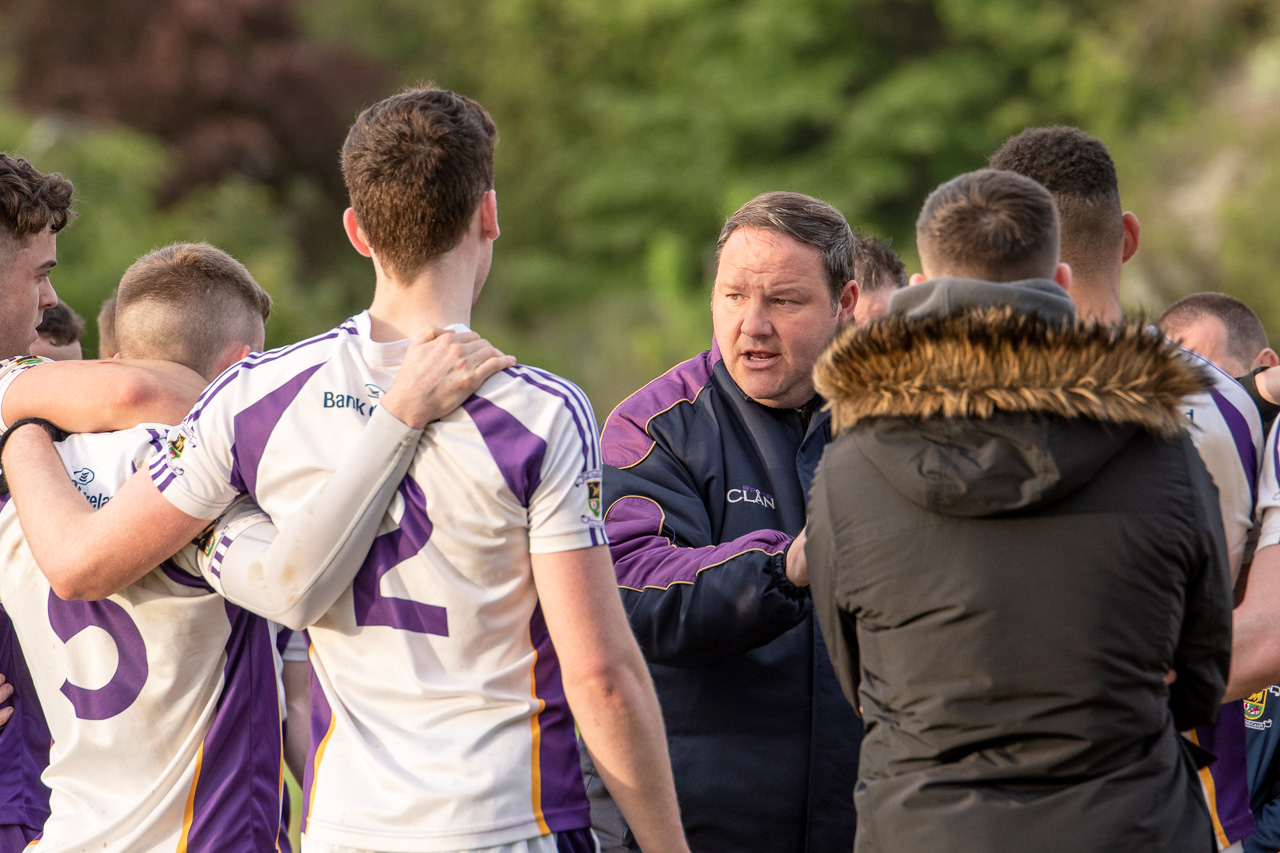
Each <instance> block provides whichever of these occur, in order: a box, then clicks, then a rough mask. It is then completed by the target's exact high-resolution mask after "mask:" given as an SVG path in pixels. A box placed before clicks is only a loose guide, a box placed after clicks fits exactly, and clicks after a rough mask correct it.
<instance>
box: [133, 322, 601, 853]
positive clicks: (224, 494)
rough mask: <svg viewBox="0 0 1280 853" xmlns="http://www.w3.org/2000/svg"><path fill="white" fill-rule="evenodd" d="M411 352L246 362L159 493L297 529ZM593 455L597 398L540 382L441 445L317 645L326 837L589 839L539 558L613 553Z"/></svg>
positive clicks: (196, 427)
mask: <svg viewBox="0 0 1280 853" xmlns="http://www.w3.org/2000/svg"><path fill="white" fill-rule="evenodd" d="M408 345H409V342H408V341H400V342H396V343H389V344H382V343H376V342H374V341H373V340H371V338H370V335H369V318H368V315H367V314H361V315H359V316H357V317H354V318H352V319H351V320H348V321H347V322H345V323H343V324H342V325H341V326H339V327H338V328H336V329H334V330H332V331H330V332H327V333H325V334H323V335H319V336H317V337H315V338H312V339H310V340H307V341H303V342H302V343H299V344H295V345H293V346H290V347H286V348H283V349H281V350H276V351H272V352H269V353H265V354H263V355H259V356H250V357H249V358H248V359H246V360H245V361H243V362H241V363H239V364H238V365H236V366H235V367H233V368H232V369H231V370H230V371H229V372H228V373H226V374H224V375H223V376H222V377H220V378H219V380H218V381H217V382H216V383H215V384H214V385H213V386H212V387H211V388H210V389H209V390H208V391H207V392H206V393H205V395H204V396H203V397H202V398H201V400H200V402H199V403H197V405H196V407H195V409H193V410H192V413H191V415H189V416H188V418H187V420H186V421H184V423H183V424H182V425H181V426H180V427H178V428H176V429H175V430H174V431H173V432H172V433H171V434H170V442H169V445H170V450H169V453H168V454H167V455H166V456H164V457H159V458H157V460H156V461H155V462H154V463H153V464H152V466H151V474H152V477H153V479H154V480H155V482H156V484H157V486H159V488H160V489H161V491H162V492H163V493H164V495H165V497H166V498H168V499H169V500H170V501H171V502H172V503H173V504H174V505H175V506H176V507H178V508H179V509H181V510H183V511H184V512H187V513H190V514H193V515H202V516H206V517H208V516H211V515H213V514H216V513H217V512H218V511H219V510H220V509H221V508H222V507H224V506H226V505H227V503H228V502H229V501H231V500H232V498H234V497H235V495H236V494H237V493H238V492H239V491H241V490H246V491H248V492H249V494H250V495H252V496H253V497H254V499H255V501H256V502H257V503H258V504H259V505H260V506H261V507H262V508H263V510H265V511H266V512H267V513H268V514H269V515H270V516H271V517H272V518H274V519H280V518H282V517H287V516H288V515H289V514H290V513H292V512H294V511H295V510H296V509H297V508H298V507H299V506H300V505H301V504H302V503H303V502H305V501H306V500H307V498H308V497H309V496H310V494H311V493H312V492H313V491H314V490H315V489H316V488H317V487H318V486H319V485H320V484H321V483H322V482H323V479H324V477H325V475H326V474H327V473H328V472H330V471H332V470H333V469H334V468H335V467H336V466H337V464H338V462H339V460H340V459H341V457H342V454H343V452H344V449H345V448H346V447H347V446H348V445H349V444H350V443H351V442H352V441H353V440H354V438H355V437H356V436H357V435H358V434H359V433H360V430H361V429H362V428H363V426H364V424H365V422H366V421H367V420H368V418H369V414H370V411H371V410H372V409H373V408H374V407H376V406H377V404H378V403H377V401H378V398H379V397H380V396H381V395H382V393H383V389H385V388H386V387H388V385H389V384H390V382H391V380H392V378H393V376H394V374H395V371H396V370H397V368H398V367H399V365H400V362H401V361H402V359H403V357H404V353H405V351H406V349H407V348H408ZM596 436H597V433H596V426H595V420H594V416H593V415H592V411H591V407H590V405H589V404H588V402H587V400H586V398H585V397H584V396H583V394H582V393H581V391H579V390H578V389H577V388H576V387H574V386H573V385H572V384H570V383H568V382H565V381H564V380H562V379H560V378H558V377H555V376H552V375H551V374H548V373H545V372H543V371H541V370H537V369H535V368H530V367H523V366H516V367H513V368H510V369H508V370H505V371H503V372H502V373H500V374H498V375H496V376H494V377H492V378H490V379H489V380H488V381H487V382H486V383H485V384H484V385H483V386H482V387H481V389H480V391H479V392H478V393H477V394H476V395H475V396H473V397H472V398H471V399H469V400H468V401H467V402H466V403H464V404H463V406H462V407H461V408H460V409H458V410H457V411H455V412H453V413H452V414H450V415H449V416H447V417H445V418H443V419H441V420H439V421H437V422H435V423H433V424H431V425H430V426H428V428H427V430H426V431H425V433H424V434H423V437H422V440H421V442H420V444H419V446H418V449H417V453H416V455H415V457H414V459H413V462H412V464H411V466H410V468H409V474H408V475H407V476H406V477H405V479H404V480H403V481H402V483H401V484H400V488H399V492H398V493H397V495H396V497H395V499H394V500H393V501H392V504H391V508H390V512H389V515H388V517H387V518H386V519H385V520H384V522H383V527H382V529H381V531H380V535H379V536H378V538H377V539H376V540H375V542H374V545H373V548H372V550H371V551H370V552H369V555H368V558H367V559H366V560H365V563H364V565H363V567H362V568H361V569H360V572H359V574H358V575H357V577H356V580H355V582H354V584H353V586H352V588H351V589H350V590H348V591H347V592H346V593H344V594H343V596H342V597H341V598H339V599H338V601H337V603H336V604H335V605H334V606H333V607H332V608H331V609H330V610H329V611H328V613H326V614H325V616H324V617H323V618H322V619H321V620H320V621H319V622H317V623H316V624H315V625H314V626H312V627H311V628H310V629H309V630H308V634H309V635H310V639H311V662H312V666H313V671H314V676H313V677H314V682H313V687H314V688H318V689H313V691H312V723H311V733H312V745H311V757H310V760H309V766H308V772H307V778H306V780H305V785H304V796H305V797H306V800H307V802H306V804H305V809H306V817H305V819H304V825H303V831H304V834H306V836H307V837H308V838H309V839H312V840H314V841H321V842H325V843H328V844H332V845H341V846H349V847H355V848H363V849H374V850H382V851H436V850H457V849H462V848H475V847H486V846H492V845H498V844H505V843H510V842H514V841H519V840H521V839H525V838H532V837H536V836H539V835H545V834H547V833H548V832H552V831H559V830H571V829H576V828H581V827H586V826H588V825H589V823H590V817H589V813H588V808H587V800H586V797H585V793H584V791H583V786H582V780H581V773H580V770H579V765H578V752H577V744H576V741H575V738H574V726H573V719H572V717H571V716H570V714H569V709H568V705H567V703H566V701H565V698H564V693H563V690H562V687H561V683H560V673H559V666H558V663H557V659H556V655H555V650H554V648H552V646H551V643H550V639H549V637H548V635H547V630H546V626H545V624H544V622H543V619H542V615H541V611H540V609H539V606H538V598H537V592H536V590H535V589H534V585H533V581H532V574H531V571H530V559H529V555H530V553H556V552H561V551H570V550H575V549H579V548H585V547H589V546H593V545H603V544H606V539H605V535H604V528H603V525H602V524H601V522H600V506H599V499H600V491H599V488H600V480H599V477H600V461H599V447H598V443H597V437H596Z"/></svg>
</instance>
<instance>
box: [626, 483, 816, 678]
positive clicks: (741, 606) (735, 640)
mask: <svg viewBox="0 0 1280 853" xmlns="http://www.w3.org/2000/svg"><path fill="white" fill-rule="evenodd" d="M663 525H664V514H663V512H662V509H661V508H660V507H659V506H658V504H657V503H655V502H654V501H653V500H651V499H649V498H642V497H635V496H627V497H623V498H619V499H618V500H617V501H615V502H614V503H613V505H612V506H611V507H610V508H609V512H608V513H607V514H606V516H605V527H606V530H607V531H608V533H609V540H610V542H612V543H614V544H613V545H611V546H610V550H611V551H612V554H613V560H614V567H615V569H616V571H617V573H618V584H619V586H620V588H621V589H620V592H621V594H622V603H623V607H624V608H625V609H626V611H627V620H628V621H629V622H630V623H631V630H632V632H633V633H634V634H635V636H636V641H637V643H638V644H639V645H640V650H641V651H642V652H643V653H644V656H645V659H646V660H647V661H648V662H649V663H651V664H659V665H664V666H702V665H705V664H709V663H714V662H716V661H721V660H725V659H728V658H732V657H735V656H737V655H741V654H745V653H747V652H749V651H751V650H752V649H755V648H759V647H760V646H763V645H765V644H767V643H770V642H772V641H773V640H775V639H777V638H778V637H779V636H781V635H782V634H783V633H785V632H786V631H788V630H790V629H792V628H794V627H795V626H796V625H798V624H799V623H800V622H801V621H802V620H803V619H804V618H805V617H806V616H807V615H808V613H809V609H810V601H809V597H808V594H807V592H806V591H805V590H803V589H801V588H799V587H796V586H795V585H794V584H792V583H791V582H790V581H789V580H787V577H786V571H785V560H784V557H783V552H784V551H785V550H786V547H787V545H788V543H789V542H790V539H791V537H789V536H787V535H786V534H785V533H782V532H780V531H776V530H761V531H756V532H754V533H751V534H748V535H745V536H741V537H738V538H737V539H734V540H731V541H729V542H724V543H721V544H720V545H707V546H703V547H680V546H677V545H676V544H674V543H673V542H672V540H671V539H670V538H669V537H667V536H666V535H664V532H663Z"/></svg>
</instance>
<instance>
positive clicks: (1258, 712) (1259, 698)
mask: <svg viewBox="0 0 1280 853" xmlns="http://www.w3.org/2000/svg"><path fill="white" fill-rule="evenodd" d="M1266 709H1267V691H1265V690H1260V691H1258V692H1257V693H1254V694H1253V695H1252V696H1250V697H1249V698H1248V699H1246V700H1244V718H1245V719H1246V720H1256V719H1258V718H1259V717H1261V716H1262V713H1263V711H1265V710H1266Z"/></svg>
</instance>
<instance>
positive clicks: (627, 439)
mask: <svg viewBox="0 0 1280 853" xmlns="http://www.w3.org/2000/svg"><path fill="white" fill-rule="evenodd" d="M719 360H720V354H719V352H718V351H715V350H712V351H709V352H704V353H700V354H699V355H696V356H694V357H693V358H691V359H689V360H688V361H685V362H682V363H680V364H677V365H676V366H675V367H673V368H671V369H670V370H668V371H667V372H666V373H664V374H662V375H661V376H659V377H658V378H657V379H655V380H653V381H652V382H650V383H649V384H648V385H646V386H644V387H643V388H641V389H640V390H639V391H637V392H636V393H634V394H632V395H631V396H630V397H628V398H627V399H625V400H623V401H622V402H621V403H619V404H618V408H616V409H614V410H613V413H612V414H611V415H609V417H608V418H606V419H605V423H604V434H603V435H602V436H601V439H600V445H601V450H602V451H603V452H604V461H605V464H606V465H612V466H613V467H614V468H629V467H630V466H632V465H635V464H636V463H637V462H639V461H640V460H641V459H643V458H644V457H645V456H647V455H648V453H649V450H650V449H651V448H652V447H653V438H652V437H651V436H650V435H649V432H648V428H649V421H650V420H652V419H653V417H654V416H655V415H658V414H659V413H661V412H665V411H666V410H667V409H670V408H671V407H672V406H674V405H676V404H677V403H680V402H693V401H694V400H695V399H697V396H698V394H700V393H701V392H702V389H703V388H704V387H706V385H707V383H708V382H710V381H711V372H712V370H713V368H714V367H715V364H716V362H717V361H719Z"/></svg>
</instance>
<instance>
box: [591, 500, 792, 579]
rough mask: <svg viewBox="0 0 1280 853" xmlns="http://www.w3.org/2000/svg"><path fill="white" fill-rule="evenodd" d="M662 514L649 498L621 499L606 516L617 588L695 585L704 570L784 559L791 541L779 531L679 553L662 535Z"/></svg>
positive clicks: (684, 549) (679, 548)
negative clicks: (745, 559) (745, 560)
mask: <svg viewBox="0 0 1280 853" xmlns="http://www.w3.org/2000/svg"><path fill="white" fill-rule="evenodd" d="M664 520H665V519H664V515H663V512H662V508H661V507H660V506H658V504H657V502H655V501H653V500H652V499H650V498H643V497H636V496H630V497H625V498H620V499H619V500H617V501H615V502H614V504H613V506H611V507H609V512H608V513H607V514H606V515H605V529H606V530H607V531H608V533H609V541H610V542H613V543H615V544H614V545H613V546H612V548H611V550H612V552H613V561H614V567H615V570H616V571H617V574H618V586H620V587H622V588H624V589H631V590H635V591H636V592H640V591H642V590H645V589H667V588H669V587H670V586H671V585H672V584H681V583H684V584H691V583H693V582H694V581H695V580H696V579H697V577H698V575H699V574H700V573H701V572H703V571H705V570H706V569H711V568H716V567H719V566H723V565H724V564H726V563H728V562H729V561H730V560H733V559H735V558H736V557H740V556H742V555H744V554H748V553H756V554H761V555H763V556H772V555H774V554H779V553H782V552H783V551H785V550H786V549H787V545H788V544H790V542H791V537H790V536H788V535H787V534H785V533H783V532H781V531H778V530H757V531H755V532H754V533H750V534H747V535H746V536H740V537H738V538H737V539H734V540H731V541H729V542H725V543H723V544H720V545H708V546H705V547H702V548H681V547H678V546H677V545H676V544H675V543H674V542H672V541H671V540H670V539H669V538H667V537H666V536H665V535H663V532H662V527H663V522H664Z"/></svg>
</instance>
